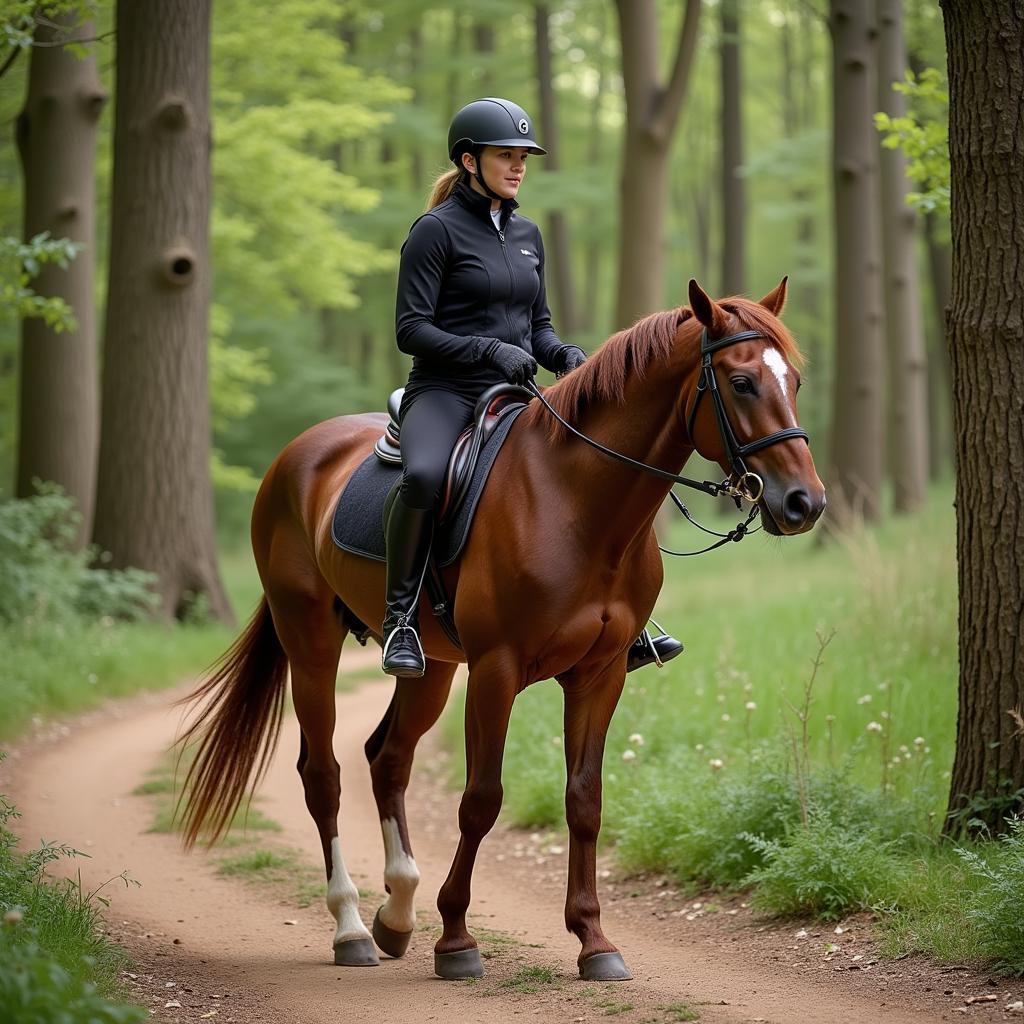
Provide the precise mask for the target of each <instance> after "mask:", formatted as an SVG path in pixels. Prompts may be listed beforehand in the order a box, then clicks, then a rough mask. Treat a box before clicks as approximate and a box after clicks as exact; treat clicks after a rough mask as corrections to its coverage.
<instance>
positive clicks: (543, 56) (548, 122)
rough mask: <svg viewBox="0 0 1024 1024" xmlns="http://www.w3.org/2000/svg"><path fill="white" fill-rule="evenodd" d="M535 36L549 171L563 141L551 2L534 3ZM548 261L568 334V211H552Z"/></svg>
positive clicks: (571, 306) (572, 311)
mask: <svg viewBox="0 0 1024 1024" xmlns="http://www.w3.org/2000/svg"><path fill="white" fill-rule="evenodd" d="M534 38H535V42H536V50H537V91H538V93H539V94H540V127H541V139H542V140H543V142H542V145H543V146H544V148H545V149H546V150H547V151H548V152H547V156H545V157H544V159H543V167H544V170H545V171H557V170H558V168H559V140H558V129H557V125H556V123H555V120H556V119H555V90H554V85H553V83H552V77H553V76H552V69H551V37H550V33H549V31H548V5H547V4H535V5H534ZM548 238H549V240H550V244H548V245H546V251H547V260H546V264H547V267H548V270H549V271H550V276H549V280H550V281H551V283H552V286H553V290H554V296H555V312H556V314H557V318H558V319H557V323H558V325H559V327H560V329H561V330H562V332H563V333H564V334H571V333H572V332H573V331H574V330H575V329H576V300H575V292H574V288H573V281H572V259H571V256H572V246H571V244H570V241H569V221H568V219H567V218H566V216H565V211H564V210H552V211H551V213H550V214H548Z"/></svg>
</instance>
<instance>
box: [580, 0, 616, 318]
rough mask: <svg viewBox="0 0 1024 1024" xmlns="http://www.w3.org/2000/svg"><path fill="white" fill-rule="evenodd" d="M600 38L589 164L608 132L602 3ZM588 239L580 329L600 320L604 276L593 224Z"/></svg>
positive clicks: (594, 161)
mask: <svg viewBox="0 0 1024 1024" xmlns="http://www.w3.org/2000/svg"><path fill="white" fill-rule="evenodd" d="M597 16H598V18H599V21H598V28H599V35H598V40H597V42H596V43H595V46H594V49H595V50H596V51H597V86H596V87H595V89H594V98H593V101H592V103H591V107H590V130H589V133H588V135H587V165H588V166H589V167H597V166H599V165H600V162H601V150H602V147H603V145H604V132H603V131H602V130H601V113H602V111H603V110H604V101H605V95H606V94H607V90H608V85H607V83H608V69H607V67H606V63H607V62H606V58H605V53H604V42H605V33H606V31H607V24H608V22H607V16H606V14H605V9H604V7H603V6H602V7H601V8H600V9H599V10H598V12H597ZM585 241H586V243H587V251H586V255H585V257H584V259H585V264H584V265H585V267H586V270H585V275H584V281H583V308H582V309H581V310H579V311H578V313H577V317H576V319H577V325H578V326H579V328H580V330H583V331H590V330H593V328H594V324H595V323H596V320H597V305H598V289H599V281H600V275H601V257H602V255H603V247H602V246H601V245H599V244H598V237H597V235H596V233H595V232H593V228H592V227H589V228H588V230H587V232H586V235H585Z"/></svg>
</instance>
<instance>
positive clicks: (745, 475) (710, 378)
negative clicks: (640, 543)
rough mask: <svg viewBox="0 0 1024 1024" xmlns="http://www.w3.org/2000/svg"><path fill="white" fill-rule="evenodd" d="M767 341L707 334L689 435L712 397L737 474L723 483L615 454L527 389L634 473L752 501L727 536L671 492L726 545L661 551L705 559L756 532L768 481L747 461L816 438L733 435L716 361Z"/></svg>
mask: <svg viewBox="0 0 1024 1024" xmlns="http://www.w3.org/2000/svg"><path fill="white" fill-rule="evenodd" d="M763 337H765V335H763V334H761V333H760V331H740V332H738V333H737V334H730V335H729V336H728V337H725V338H719V339H717V340H715V341H712V340H711V339H710V338H709V336H708V330H707V328H706V327H705V328H704V329H703V330H702V332H701V336H700V357H701V362H700V377H699V378H698V380H697V390H696V395H695V397H694V400H693V406H692V407H691V409H690V414H689V416H688V417H687V419H686V432H687V434H688V435H689V437H690V440H691V441H692V440H693V427H694V423H695V421H696V417H697V409H698V408H699V406H700V400H701V398H703V397H704V394H705V393H708V394H710V395H711V402H712V406H713V408H714V411H715V422H716V423H717V424H718V433H719V435H720V437H721V438H722V444H723V446H724V447H725V454H726V458H727V459H728V461H729V465H730V467H731V469H732V473H731V474H730V476H729V477H727V478H726V479H725V480H723V481H722V482H721V483H714V482H712V481H710V480H692V479H690V478H689V477H685V476H680V475H679V474H678V473H670V472H668V471H667V470H664V469H659V468H658V467H657V466H650V465H648V464H647V463H646V462H640V461H639V460H638V459H632V458H630V457H629V456H628V455H623V454H622V453H621V452H617V451H614V450H613V449H611V448H608V447H606V446H605V445H603V444H601V443H600V442H599V441H595V440H594V439H593V438H592V437H587V435H586V434H583V433H581V432H580V431H579V430H577V429H576V428H575V427H574V426H573V425H572V424H571V423H567V422H566V421H565V420H564V419H563V418H562V417H561V416H560V415H559V414H558V413H557V412H556V411H555V410H554V409H553V408H552V406H551V403H550V402H548V400H547V399H546V398H545V397H544V395H543V394H542V393H541V390H540V388H538V387H537V384H536V382H534V381H532V380H531V381H528V382H527V384H526V386H527V388H529V390H530V391H532V392H533V394H534V395H535V396H536V397H537V398H538V399H540V402H541V404H542V405H543V406H544V407H545V408H546V409H547V410H548V412H550V413H551V415H552V416H554V417H555V419H556V420H558V422H559V423H561V424H562V426H563V427H565V428H566V429H567V430H568V431H569V432H570V433H572V434H574V435H575V436H576V437H578V438H579V439H580V440H581V441H584V442H586V443H587V444H588V445H590V446H591V448H596V449H597V450H598V451H599V452H602V453H603V454H604V455H607V456H609V457H610V458H613V459H616V460H617V461H618V462H622V463H624V464H625V465H627V466H632V467H633V468H634V469H638V470H640V471H641V472H643V473H648V474H650V475H651V476H656V477H660V478H661V479H662V480H668V481H670V482H671V483H674V484H682V485H683V486H684V487H692V488H693V489H694V490H697V491H703V492H704V493H705V494H710V495H711V496H712V497H713V498H717V497H720V496H721V495H723V494H727V495H729V497H731V498H732V499H733V500H734V501H735V502H736V507H737V508H742V505H741V499H743V500H746V501H749V502H750V503H751V508H750V513H749V514H748V515H747V518H746V521H745V522H743V523H739V524H738V525H737V526H736V528H735V529H733V530H730V531H729V532H728V533H724V534H723V533H717V532H716V531H715V530H709V529H707V527H704V526H701V524H700V523H698V522H697V521H696V520H695V519H693V517H692V516H691V515H690V511H689V509H688V508H687V507H686V505H685V504H683V502H682V501H681V500H680V498H679V496H678V495H677V494H676V493H675V491H672V490H670V491H669V496H670V497H671V498H672V500H673V502H674V503H675V505H676V507H677V508H678V509H679V511H680V512H681V513H682V514H683V516H685V517H686V519H687V521H688V522H690V523H692V524H693V525H694V526H696V527H698V529H701V530H703V531H704V532H705V533H709V534H712V535H713V536H715V537H720V538H721V540H719V541H718V543H716V544H711V545H709V546H708V547H706V548H702V549H701V550H700V551H670V550H668V549H667V548H662V547H661V546H660V545H659V548H661V550H662V551H663V552H664V553H665V554H667V555H678V556H681V557H685V556H689V555H702V554H704V552H706V551H713V550H714V549H715V548H719V547H721V546H722V545H723V544H727V543H728V542H729V541H740V540H742V539H743V538H744V537H745V536H746V535H747V534H748V533H753V532H755V531H753V530H750V529H748V527H749V526H750V524H751V523H752V522H753V521H754V519H755V518H756V517H757V515H758V512H759V511H760V510H761V499H762V498H763V496H764V480H762V479H761V477H760V476H758V474H757V473H754V472H751V470H749V469H748V468H747V464H746V463H745V462H744V457H745V456H748V455H752V454H753V453H754V452H759V451H762V450H763V449H765V448H767V447H769V446H770V445H773V444H779V443H780V442H781V441H790V440H792V439H793V438H797V437H799V438H803V440H804V441H806V442H807V443H808V444H810V438H809V437H808V435H807V431H806V430H804V429H803V428H802V427H786V428H784V429H783V430H776V431H774V432H773V433H771V434H765V436H764V437H759V438H757V439H756V440H754V441H748V442H747V443H746V444H740V443H739V441H738V440H737V438H736V432H735V430H733V427H732V423H731V422H730V420H729V414H728V412H727V411H726V408H725V402H724V401H723V400H722V394H721V392H720V391H719V388H718V381H717V379H716V378H715V370H714V366H713V365H712V357H713V356H714V354H715V353H716V352H718V351H720V350H721V349H723V348H727V347H728V346H729V345H735V344H737V343H738V342H741V341H750V340H752V339H754V338H763ZM769 514H770V513H769Z"/></svg>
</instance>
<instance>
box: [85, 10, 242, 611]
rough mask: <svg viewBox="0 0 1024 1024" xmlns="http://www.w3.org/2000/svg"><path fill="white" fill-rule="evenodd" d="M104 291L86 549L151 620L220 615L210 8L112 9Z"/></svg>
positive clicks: (223, 606) (224, 607)
mask: <svg viewBox="0 0 1024 1024" xmlns="http://www.w3.org/2000/svg"><path fill="white" fill-rule="evenodd" d="M116 27H117V86H116V88H117V92H116V96H117V104H116V112H115V122H114V175H113V186H112V193H111V226H110V282H109V290H108V300H107V319H106V349H105V353H104V365H103V419H102V434H101V440H100V463H99V480H98V486H97V497H96V525H95V532H94V538H95V540H96V542H97V543H98V544H99V545H100V546H101V548H102V549H103V550H105V551H109V552H110V553H111V555H112V560H113V565H115V566H127V565H134V566H138V567H140V568H142V569H148V570H150V571H152V572H155V573H157V575H158V576H159V582H158V584H157V586H158V590H159V594H160V597H161V599H162V606H163V612H164V615H165V616H168V617H169V616H171V615H176V616H179V617H180V616H182V615H184V614H187V613H188V611H189V609H190V607H191V606H192V604H193V603H194V601H195V600H196V598H198V597H202V598H204V599H205V601H206V602H208V604H209V608H210V610H211V611H212V613H213V614H215V615H216V616H218V617H219V618H222V619H230V618H231V609H230V607H229V605H228V601H227V597H226V595H225V593H224V588H223V586H222V585H221V581H220V575H219V572H218V568H217V551H216V544H215V536H214V519H213V493H212V486H211V483H210V409H209V397H208V384H207V318H208V312H209V302H210V264H209V246H208V225H209V214H210V116H209V100H210V94H209V44H210V0H132V2H122V3H119V4H118V6H117V26H116Z"/></svg>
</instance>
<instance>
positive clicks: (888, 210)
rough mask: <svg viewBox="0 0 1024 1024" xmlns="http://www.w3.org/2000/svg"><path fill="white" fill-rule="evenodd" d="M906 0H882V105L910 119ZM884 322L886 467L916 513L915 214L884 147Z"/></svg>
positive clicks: (924, 368)
mask: <svg viewBox="0 0 1024 1024" xmlns="http://www.w3.org/2000/svg"><path fill="white" fill-rule="evenodd" d="M901 8H902V0H878V21H879V36H878V38H879V48H878V109H879V110H884V111H885V112H886V113H887V114H889V116H890V117H905V116H906V110H907V98H906V96H904V95H903V94H902V93H899V92H897V91H896V90H895V89H893V87H892V84H893V82H902V81H903V79H904V75H905V72H906V61H907V58H906V47H905V44H904V41H903V14H902V9H901ZM879 170H880V175H879V180H880V183H881V192H882V206H881V209H882V251H883V255H884V258H885V264H884V266H885V328H886V349H887V351H888V354H889V361H888V370H889V389H888V406H889V417H888V425H889V444H888V453H889V472H890V474H891V477H892V485H893V507H894V508H895V510H896V511H897V512H913V511H914V510H915V509H917V508H919V507H920V506H921V504H922V503H923V502H924V500H925V497H926V495H927V490H928V363H927V358H926V355H925V344H924V324H923V321H922V309H921V294H920V288H919V285H918V274H919V271H918V265H917V216H916V214H915V213H914V210H913V209H912V208H911V207H910V206H908V205H907V194H908V193H909V191H910V187H909V186H910V183H909V181H908V180H907V158H906V157H905V156H904V155H903V151H902V150H901V149H886V148H884V147H882V146H879Z"/></svg>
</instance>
